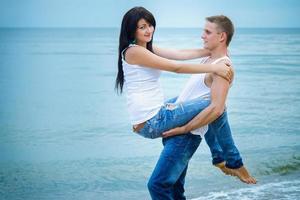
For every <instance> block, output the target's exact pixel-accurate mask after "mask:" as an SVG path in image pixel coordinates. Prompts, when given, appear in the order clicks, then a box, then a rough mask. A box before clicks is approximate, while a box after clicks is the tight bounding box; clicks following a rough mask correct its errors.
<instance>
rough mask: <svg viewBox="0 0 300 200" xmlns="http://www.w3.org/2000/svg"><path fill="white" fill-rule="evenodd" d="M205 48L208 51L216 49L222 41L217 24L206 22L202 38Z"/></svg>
mask: <svg viewBox="0 0 300 200" xmlns="http://www.w3.org/2000/svg"><path fill="white" fill-rule="evenodd" d="M201 38H202V40H203V47H204V48H205V49H208V50H210V51H211V50H213V49H215V48H216V47H217V46H218V45H219V44H220V40H221V33H220V32H219V31H218V27H217V24H215V23H211V22H208V21H207V22H206V23H205V26H204V29H203V33H202V36H201Z"/></svg>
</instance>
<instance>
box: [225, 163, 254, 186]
mask: <svg viewBox="0 0 300 200" xmlns="http://www.w3.org/2000/svg"><path fill="white" fill-rule="evenodd" d="M229 170H230V171H231V172H232V173H233V175H234V176H237V177H238V178H239V179H240V180H241V181H242V182H244V183H247V184H256V182H257V181H256V179H255V178H253V177H252V176H250V174H249V172H248V170H247V169H246V168H245V167H244V166H242V167H240V168H238V169H229Z"/></svg>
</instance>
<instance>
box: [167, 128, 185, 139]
mask: <svg viewBox="0 0 300 200" xmlns="http://www.w3.org/2000/svg"><path fill="white" fill-rule="evenodd" d="M187 133H188V131H187V130H186V128H185V126H181V127H177V128H173V129H170V130H168V131H166V132H163V134H162V137H163V138H166V137H170V136H174V135H182V134H187Z"/></svg>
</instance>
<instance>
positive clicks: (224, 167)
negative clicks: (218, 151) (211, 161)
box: [215, 162, 235, 176]
mask: <svg viewBox="0 0 300 200" xmlns="http://www.w3.org/2000/svg"><path fill="white" fill-rule="evenodd" d="M215 166H216V167H217V168H219V169H220V170H221V171H222V172H223V173H224V174H226V175H231V176H235V174H234V173H233V172H232V171H231V169H229V168H227V167H226V166H225V162H221V163H218V164H215Z"/></svg>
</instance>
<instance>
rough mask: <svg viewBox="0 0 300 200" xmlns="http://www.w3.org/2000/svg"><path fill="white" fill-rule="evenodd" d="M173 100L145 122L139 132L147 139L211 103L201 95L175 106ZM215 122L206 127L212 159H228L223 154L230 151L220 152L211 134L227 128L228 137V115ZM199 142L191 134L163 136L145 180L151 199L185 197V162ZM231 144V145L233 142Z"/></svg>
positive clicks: (186, 120)
mask: <svg viewBox="0 0 300 200" xmlns="http://www.w3.org/2000/svg"><path fill="white" fill-rule="evenodd" d="M175 101H176V98H174V99H171V100H169V101H167V102H166V105H165V106H163V107H162V108H161V109H160V111H159V112H158V114H157V115H155V116H154V117H153V118H151V119H150V120H148V121H147V122H146V124H145V126H144V127H143V128H142V129H141V130H140V131H139V134H140V135H142V136H144V137H146V138H157V137H161V134H162V133H163V132H164V131H166V130H169V129H172V128H175V127H178V126H183V125H184V124H186V123H187V122H189V121H190V120H191V119H193V118H194V117H195V116H196V115H197V114H198V113H200V112H201V111H202V110H203V109H204V108H206V107H207V106H208V105H209V104H210V101H208V100H203V99H201V98H197V99H194V100H191V101H187V102H184V103H181V104H177V105H176V104H172V102H175ZM225 113H226V112H225ZM224 116H226V117H224ZM215 122H216V123H215ZM215 122H214V123H213V125H212V126H209V129H211V130H209V132H210V136H211V139H213V140H209V139H208V141H211V142H210V144H211V146H212V148H213V149H214V150H212V157H213V158H214V160H217V159H219V160H220V161H224V158H230V156H225V155H224V153H226V152H230V151H228V150H226V151H223V152H222V151H220V150H221V145H219V144H218V140H217V139H216V138H215V137H212V136H213V135H215V134H216V133H217V132H218V135H215V136H220V137H222V134H223V133H222V132H223V131H229V133H228V134H227V135H230V136H231V132H230V128H229V125H228V122H227V115H226V114H223V115H222V116H220V117H219V118H218V119H217V120H216V121H215ZM219 126H220V127H219ZM227 126H228V127H227ZM226 139H231V140H232V137H226ZM221 141H222V146H223V144H226V141H223V140H221ZM200 142H201V137H200V136H199V135H193V134H191V133H188V134H184V135H178V136H174V137H169V138H164V139H163V145H164V149H163V150H162V152H161V155H160V157H159V160H158V162H157V164H156V167H155V169H154V171H153V173H152V175H151V178H150V179H149V182H148V189H149V192H150V195H151V197H152V199H154V200H156V199H163V200H168V199H176V200H177V199H179V200H180V199H185V196H184V181H185V175H186V171H187V168H188V162H189V160H190V159H191V157H192V156H193V154H194V152H195V151H196V150H197V148H198V146H199V144H200ZM230 144H232V145H234V143H233V141H232V142H231V143H230ZM230 147H232V146H230ZM222 153H223V154H222ZM237 153H238V151H237ZM218 156H220V157H218ZM238 156H239V153H238ZM236 158H238V157H236ZM239 158H240V157H239ZM226 161H227V160H226Z"/></svg>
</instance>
